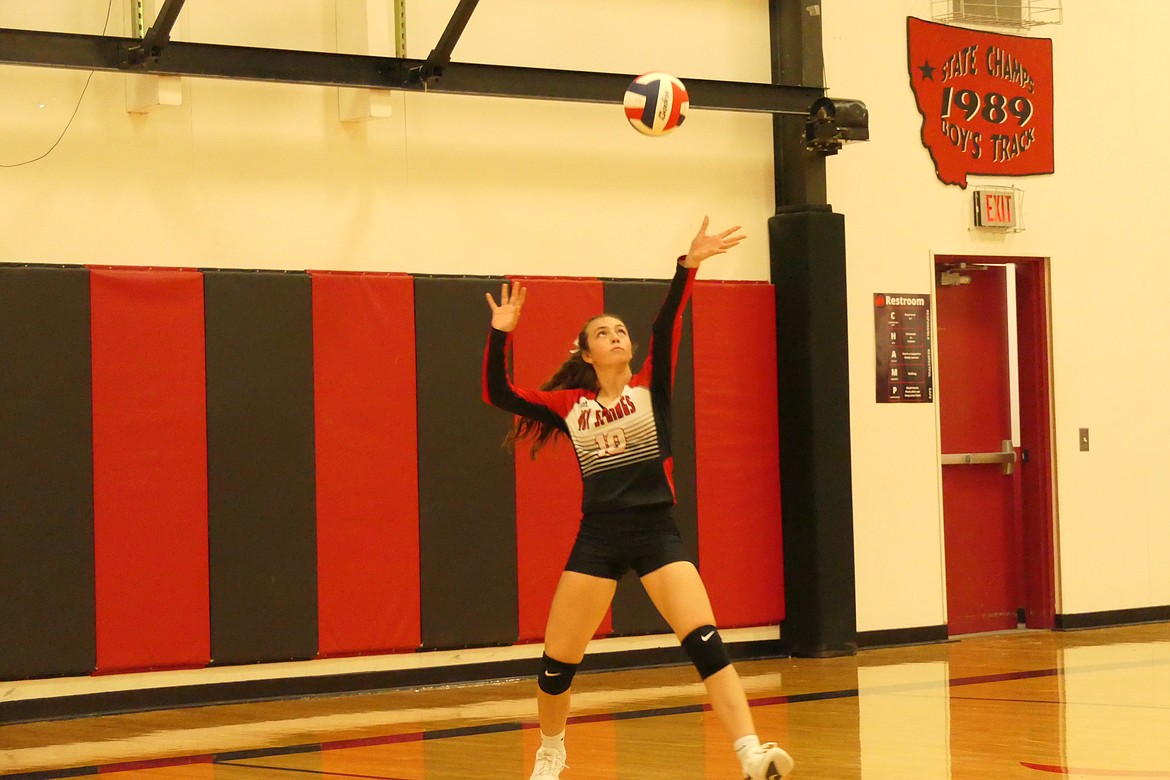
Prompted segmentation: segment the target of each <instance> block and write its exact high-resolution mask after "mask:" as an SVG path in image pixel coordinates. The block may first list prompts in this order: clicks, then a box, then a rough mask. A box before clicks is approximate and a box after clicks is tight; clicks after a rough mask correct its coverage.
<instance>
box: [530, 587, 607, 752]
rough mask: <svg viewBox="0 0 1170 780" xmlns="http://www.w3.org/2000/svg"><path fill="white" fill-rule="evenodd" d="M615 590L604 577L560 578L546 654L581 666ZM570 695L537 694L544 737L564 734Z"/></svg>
mask: <svg viewBox="0 0 1170 780" xmlns="http://www.w3.org/2000/svg"><path fill="white" fill-rule="evenodd" d="M616 590H617V582H615V581H614V580H610V579H606V578H604V577H593V576H590V575H588V574H581V573H580V572H575V571H566V572H564V573H563V574H561V580H560V582H559V583H557V590H556V593H554V594H553V600H552V606H551V607H550V608H549V613H548V625H547V627H546V628H545V632H544V652H545V653H547V654H548V656H549V657H550V658H554V659H556V660H558V661H560V662H562V663H566V664H577V663H580V662H581V659H582V658H584V657H585V648H586V647H587V646H588V645H589V640H590V639H592V638H593V635H594V634H596V633H597V627H598V626H599V625H601V619H602V618H604V617H605V612H606V610H607V609H609V605H610V602H612V601H613V594H614V592H615V591H616ZM571 694H572V690H568V691H565V692H564V693H561V694H557V695H555V696H553V695H552V694H548V693H545V692H544V691H541V690H538V691H537V693H536V704H537V709H538V711H539V713H540V730H541V732H542V733H544V734H547V735H549V736H552V735H555V734H560V733H561V732H562V731H564V730H565V723H566V721H567V720H568V718H569V701H570V695H571Z"/></svg>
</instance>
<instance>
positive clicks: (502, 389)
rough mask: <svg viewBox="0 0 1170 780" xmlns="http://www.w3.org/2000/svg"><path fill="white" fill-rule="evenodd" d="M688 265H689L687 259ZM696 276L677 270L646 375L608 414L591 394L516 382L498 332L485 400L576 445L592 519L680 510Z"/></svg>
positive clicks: (488, 359) (504, 337) (487, 357)
mask: <svg viewBox="0 0 1170 780" xmlns="http://www.w3.org/2000/svg"><path fill="white" fill-rule="evenodd" d="M680 259H681V258H680ZM694 279H695V269H691V268H686V267H684V266H682V265H679V266H677V270H676V272H675V275H674V279H673V280H671V283H670V289H669V290H668V291H667V294H666V299H665V300H664V301H663V303H662V307H661V308H660V309H659V311H658V315H657V316H656V317H655V318H654V326H653V329H652V331H651V336H650V350H649V354H648V355H647V357H646V361H645V363H643V365H642V368H641V370H639V371H638V373H637V374H635V375H634V376H633V377H631V379H630V382H629V384H627V385H626V387H625V388H624V390H623V392H622V394H621V395H620V396H619V397H618V399H617V400H616V401H614V402H613V403H611V404H609V405H608V406H605V405H603V404H601V403H600V402H599V401H598V400H597V393H596V392H594V391H591V390H581V389H571V390H529V389H522V388H518V387H515V386H514V385H513V384H512V382H511V381H510V379H509V378H508V371H507V367H506V362H507V360H506V353H507V350H508V347H509V346H510V343H511V334H510V333H505V332H503V331H499V330H496V329H494V328H493V329H492V330H491V333H490V335H489V336H488V343H487V349H486V350H485V353H484V368H483V397H484V400H485V401H487V402H488V403H490V404H492V405H494V406H498V407H499V408H501V409H504V410H506V411H509V412H511V413H512V414H516V415H520V416H522V417H528V418H531V419H533V420H537V421H539V422H544V423H548V424H550V425H553V426H555V427H557V428H558V429H560V430H561V431H562V432H563V433H565V434H566V435H567V436H568V437H569V439H570V440H571V441H572V443H573V450H574V451H575V452H576V455H577V463H578V465H579V466H580V468H581V481H582V487H583V491H582V499H581V511H582V512H583V513H584V514H592V513H596V512H612V511H615V510H620V509H630V508H634V507H647V506H669V505H671V504H673V503H674V483H673V481H672V476H671V471H672V467H673V461H672V458H671V449H670V400H671V388H672V384H673V380H674V362H675V357H676V355H677V353H678V340H679V334H680V333H681V330H682V315H683V311H684V309H685V308H686V304H687V302H688V301H689V300H690V295H691V286H692V284H693V282H694Z"/></svg>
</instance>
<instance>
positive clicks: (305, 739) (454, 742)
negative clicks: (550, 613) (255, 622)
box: [0, 623, 1170, 780]
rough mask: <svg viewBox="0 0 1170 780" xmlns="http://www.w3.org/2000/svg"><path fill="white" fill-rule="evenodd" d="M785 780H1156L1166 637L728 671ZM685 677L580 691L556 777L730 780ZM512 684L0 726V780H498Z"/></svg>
mask: <svg viewBox="0 0 1170 780" xmlns="http://www.w3.org/2000/svg"><path fill="white" fill-rule="evenodd" d="M737 666H738V668H739V670H740V673H741V675H742V676H743V678H744V682H745V686H746V687H747V689H748V696H749V698H750V699H751V700H752V704H753V713H754V714H755V718H756V723H757V726H758V729H759V732H760V735H761V736H762V737H763V738H764V739H765V740H774V741H776V742H780V743H781V744H782V745H784V746H785V747H787V748H788V750H789V752H791V753H792V754H793V756H794V757H795V759H796V771H795V772H794V773H793V774H792V777H793V778H794V780H796V779H799V780H816V779H824V780H830V779H831V780H846V779H849V778H857V779H858V780H861V779H862V778H864V780H884V779H885V778H891V779H892V778H898V779H899V780H905V779H907V778H910V779H912V780H919V779H922V780H925V779H927V778H987V777H995V778H1033V780H1044V779H1045V778H1052V777H1057V776H1062V775H1063V776H1066V777H1081V778H1170V623H1154V624H1146V625H1140V626H1130V627H1124V628H1109V629H1096V630H1087V631H1077V632H1048V631H1025V630H1021V631H1015V632H1007V633H1001V634H989V635H979V636H970V637H964V638H960V639H958V640H956V641H951V642H946V643H940V644H934V645H924V646H916V647H900V648H890V649H873V650H864V651H862V652H860V653H859V654H858V655H857V656H855V657H851V658H836V659H825V660H811V659H779V660H774V661H754V662H744V663H740V664H738V665H737ZM696 680H697V678H696V676H695V674H694V672H693V671H692V670H691V669H690V668H681V667H675V668H663V669H650V670H640V671H634V672H612V673H596V674H581V675H578V677H577V684H576V685H575V688H574V691H575V697H574V717H573V719H572V721H571V722H570V725H569V731H568V749H569V767H570V768H569V769H567V770H566V771H565V773H564V774H563V775H562V777H563V778H564V780H660V779H662V780H665V779H666V778H670V779H671V780H692V779H697V778H726V779H727V780H732V779H733V778H736V777H738V765H737V763H736V762H735V759H734V756H733V754H732V752H731V749H730V746H729V744H728V739H727V737H726V735H725V734H724V733H723V732H722V730H721V728H720V726H719V724H718V723H717V722H716V721H715V719H714V717H713V716H712V714H711V713H710V712H709V711H707V710H705V709H704V708H703V704H702V703H703V700H704V697H703V689H702V687H701V685H700V684H699V683H698V682H697V681H696ZM534 689H535V686H534V684H533V683H532V682H531V681H529V680H522V681H509V682H501V683H491V684H481V685H467V686H457V687H447V688H431V689H423V690H412V691H390V692H378V693H366V694H355V695H347V696H338V697H321V698H310V699H299V700H291V701H276V702H263V703H255V704H246V705H232V706H218V707H200V708H190V709H182V710H169V711H163V712H148V713H137V714H131V715H117V716H108V717H102V718H88V719H74V720H60V721H50V722H44V723H26V724H12V725H6V726H0V774H4V775H9V776H15V777H23V778H33V777H36V778H51V777H70V776H78V775H85V774H93V773H97V772H100V773H102V774H116V778H111V780H298V778H300V780H313V778H314V777H316V778H318V780H335V779H340V780H353V779H355V778H356V779H357V780H424V779H425V780H435V779H438V780H461V779H462V778H468V780H471V779H472V778H474V780H497V779H498V780H503V779H504V778H508V780H515V779H516V778H521V779H526V778H527V777H528V775H529V773H530V772H531V769H532V766H531V760H532V754H533V752H534V751H535V746H536V743H537V732H536V729H535V727H534V723H533V721H534V718H535V703H534V699H533V692H534Z"/></svg>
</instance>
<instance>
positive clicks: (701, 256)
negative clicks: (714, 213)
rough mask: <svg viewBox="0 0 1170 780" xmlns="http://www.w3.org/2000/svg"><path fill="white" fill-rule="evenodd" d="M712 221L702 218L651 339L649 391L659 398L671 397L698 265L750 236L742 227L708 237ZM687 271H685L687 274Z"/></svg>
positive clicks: (680, 261)
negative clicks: (681, 335)
mask: <svg viewBox="0 0 1170 780" xmlns="http://www.w3.org/2000/svg"><path fill="white" fill-rule="evenodd" d="M709 224H710V220H709V219H708V218H707V217H703V224H702V225H701V226H700V227H699V232H698V233H696V234H695V237H694V238H693V239H691V246H690V249H689V250H688V251H687V253H686V254H685V255H684V256H682V257H680V258H679V260H678V265H679V267H678V268H677V269H675V275H674V279H673V280H672V281H671V284H670V289H669V290H668V291H667V293H666V300H664V301H663V302H662V308H661V309H659V311H658V316H657V317H656V318H655V320H654V328H653V330H652V331H651V338H650V359H649V360H648V361H647V365H649V366H650V387H651V389H652V390H655V391H656V392H657V393H658V395H659V396H660V397H663V398H668V397H669V396H670V390H671V386H672V385H673V383H674V361H675V355H676V353H677V351H678V341H679V336H680V334H681V331H682V313H683V310H684V309H685V308H686V305H687V303H688V302H689V301H690V296H691V285H692V284H693V283H694V280H695V274H696V273H697V271H696V269H697V268H698V267H699V264H700V263H702V262H703V261H704V260H707V259H708V258H711V257H714V256H715V255H721V254H723V253H724V252H726V251H727V250H729V249H733V248H734V247H736V246H738V245H739V242H741V241H743V240H744V239H745V238H747V236H745V235H743V234H740V233H737V232H736V231H738V230H739V229H740V226H739V225H736V226H735V227H731V228H728V229H727V230H724V231H721V232H719V233H714V234H708V233H707V226H708V225H709ZM684 269H685V270H684Z"/></svg>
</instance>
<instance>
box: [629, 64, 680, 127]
mask: <svg viewBox="0 0 1170 780" xmlns="http://www.w3.org/2000/svg"><path fill="white" fill-rule="evenodd" d="M622 102H623V103H624V104H625V107H626V119H629V120H630V124H631V125H633V126H634V129H635V130H637V131H638V132H639V133H644V134H646V135H665V134H666V133H669V132H670V131H671V130H674V129H675V128H676V127H678V126H679V125H681V124H682V123H683V120H684V119H686V118H687V109H688V108H689V107H690V105H691V99H690V97H689V96H688V95H687V88H686V87H685V86H683V83H682V82H681V81H679V80H678V79H676V78H675V77H674V76H671V75H670V74H669V73H646V74H643V75H641V76H638V78H636V79H634V80H633V81H631V82H630V86H628V87H626V95H625V99H624V100H623V101H622Z"/></svg>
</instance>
